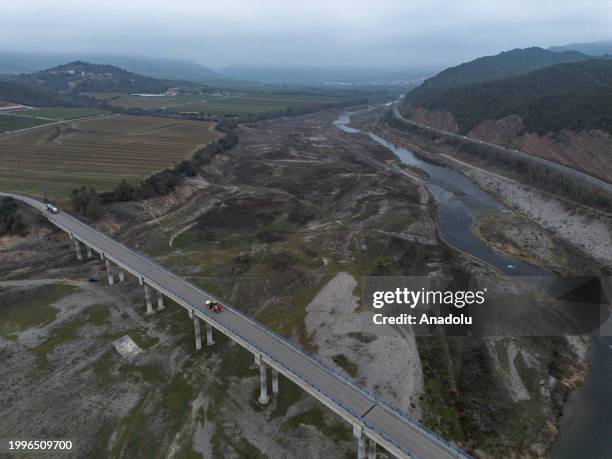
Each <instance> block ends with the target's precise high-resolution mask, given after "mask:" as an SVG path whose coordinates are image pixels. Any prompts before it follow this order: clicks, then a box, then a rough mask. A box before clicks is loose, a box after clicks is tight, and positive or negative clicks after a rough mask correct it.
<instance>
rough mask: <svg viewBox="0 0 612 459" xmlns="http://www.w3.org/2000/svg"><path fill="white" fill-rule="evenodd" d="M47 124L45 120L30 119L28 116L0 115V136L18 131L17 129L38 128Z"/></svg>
mask: <svg viewBox="0 0 612 459" xmlns="http://www.w3.org/2000/svg"><path fill="white" fill-rule="evenodd" d="M48 122H49V121H47V120H41V119H38V118H31V117H29V116H15V115H0V134H2V133H4V132H7V131H18V130H19V129H26V128H30V127H34V126H40V125H41V124H45V123H48Z"/></svg>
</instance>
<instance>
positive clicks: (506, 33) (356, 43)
mask: <svg viewBox="0 0 612 459" xmlns="http://www.w3.org/2000/svg"><path fill="white" fill-rule="evenodd" d="M606 39H608V40H609V39H612V1H610V0H589V1H586V2H580V1H576V0H571V1H570V0H554V1H549V0H514V1H509V0H508V1H501V0H499V1H496V0H489V1H487V0H428V1H426V0H396V1H391V0H373V1H361V0H353V1H349V0H322V1H318V0H311V1H301V0H297V1H294V0H253V1H248V0H214V1H209V0H164V1H160V0H146V1H143V0H104V1H97V0H0V50H3V51H17V52H19V51H28V52H54V53H61V52H66V53H75V52H77V53H80V52H84V53H112V54H130V55H143V56H159V57H173V58H185V59H190V60H194V61H196V62H198V63H200V64H203V65H207V66H210V67H216V68H218V67H220V66H225V65H230V64H263V65H270V64H273V65H288V66H293V65H300V66H302V65H305V66H324V65H347V66H384V67H393V68H406V67H412V68H418V67H423V66H430V65H447V64H454V63H459V62H462V61H465V60H468V59H472V58H475V57H478V56H481V55H485V54H496V53H498V52H500V51H502V50H507V49H511V48H517V47H527V46H542V47H548V46H551V45H559V44H565V43H569V42H584V41H595V40H606Z"/></svg>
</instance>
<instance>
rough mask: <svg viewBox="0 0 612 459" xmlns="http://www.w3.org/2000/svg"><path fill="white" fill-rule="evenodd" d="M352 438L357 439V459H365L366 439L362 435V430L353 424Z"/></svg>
mask: <svg viewBox="0 0 612 459" xmlns="http://www.w3.org/2000/svg"><path fill="white" fill-rule="evenodd" d="M353 437H355V438H356V439H357V459H365V457H366V438H365V435H364V434H363V428H362V427H361V425H359V424H353Z"/></svg>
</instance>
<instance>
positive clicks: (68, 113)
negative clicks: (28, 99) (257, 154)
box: [17, 107, 102, 121]
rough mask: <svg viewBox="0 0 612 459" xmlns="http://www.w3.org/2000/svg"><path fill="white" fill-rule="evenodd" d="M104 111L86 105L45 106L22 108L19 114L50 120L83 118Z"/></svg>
mask: <svg viewBox="0 0 612 459" xmlns="http://www.w3.org/2000/svg"><path fill="white" fill-rule="evenodd" d="M100 113H102V111H100V110H98V109H96V108H84V107H43V108H34V109H30V110H21V111H19V112H18V113H17V114H18V115H21V116H28V117H30V118H46V119H48V120H54V121H59V120H72V119H76V118H83V117H85V116H93V115H98V114H100Z"/></svg>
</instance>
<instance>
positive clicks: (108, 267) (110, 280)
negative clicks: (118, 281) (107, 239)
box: [106, 260, 115, 285]
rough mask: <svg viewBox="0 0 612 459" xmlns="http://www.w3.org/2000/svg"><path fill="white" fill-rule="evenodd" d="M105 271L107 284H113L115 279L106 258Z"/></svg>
mask: <svg viewBox="0 0 612 459" xmlns="http://www.w3.org/2000/svg"><path fill="white" fill-rule="evenodd" d="M106 273H107V274H108V285H113V284H114V283H115V279H113V272H112V271H111V265H110V261H108V260H106Z"/></svg>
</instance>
